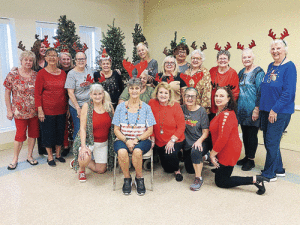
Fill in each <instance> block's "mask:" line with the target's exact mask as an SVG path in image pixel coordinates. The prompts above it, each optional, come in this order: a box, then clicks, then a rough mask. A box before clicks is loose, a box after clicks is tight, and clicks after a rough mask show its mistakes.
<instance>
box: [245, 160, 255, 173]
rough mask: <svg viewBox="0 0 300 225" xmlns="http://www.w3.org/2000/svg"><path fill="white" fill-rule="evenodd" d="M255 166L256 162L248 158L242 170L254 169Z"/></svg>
mask: <svg viewBox="0 0 300 225" xmlns="http://www.w3.org/2000/svg"><path fill="white" fill-rule="evenodd" d="M254 167H255V163H254V160H251V159H249V160H247V162H246V163H245V164H244V165H243V166H242V170H243V171H250V170H252V168H254Z"/></svg>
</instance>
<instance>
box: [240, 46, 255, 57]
mask: <svg viewBox="0 0 300 225" xmlns="http://www.w3.org/2000/svg"><path fill="white" fill-rule="evenodd" d="M246 52H250V53H251V54H252V56H253V58H255V55H254V53H253V50H252V49H251V48H245V49H243V51H242V58H243V54H244V53H246Z"/></svg>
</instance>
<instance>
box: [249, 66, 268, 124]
mask: <svg viewBox="0 0 300 225" xmlns="http://www.w3.org/2000/svg"><path fill="white" fill-rule="evenodd" d="M264 76H265V72H264V71H263V70H262V69H261V70H260V72H259V73H257V74H256V77H255V87H256V100H255V107H254V109H253V111H252V120H253V121H256V120H257V119H258V118H259V105H260V96H261V90H260V84H261V82H262V80H263V78H264Z"/></svg>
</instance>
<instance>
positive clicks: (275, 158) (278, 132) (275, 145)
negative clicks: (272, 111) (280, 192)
mask: <svg viewBox="0 0 300 225" xmlns="http://www.w3.org/2000/svg"><path fill="white" fill-rule="evenodd" d="M268 118H269V112H266V111H261V112H260V119H261V129H262V131H263V136H264V144H265V148H266V150H267V156H266V162H265V167H264V169H263V171H262V175H263V176H264V177H267V178H273V177H275V176H276V173H284V172H285V170H284V168H283V164H282V158H281V153H280V141H281V137H282V134H283V132H284V131H285V129H286V128H287V126H288V125H289V122H290V119H291V114H287V113H278V114H277V120H276V122H274V123H270V122H269V120H268Z"/></svg>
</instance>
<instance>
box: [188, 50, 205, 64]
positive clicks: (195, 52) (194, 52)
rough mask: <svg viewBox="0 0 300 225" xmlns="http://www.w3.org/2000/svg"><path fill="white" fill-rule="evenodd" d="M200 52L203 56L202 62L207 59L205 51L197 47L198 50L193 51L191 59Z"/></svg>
mask: <svg viewBox="0 0 300 225" xmlns="http://www.w3.org/2000/svg"><path fill="white" fill-rule="evenodd" d="M197 53H198V54H199V55H200V57H201V58H202V62H203V61H204V60H205V55H204V53H203V52H201V50H200V49H196V50H194V51H193V52H192V53H191V59H192V57H193V56H194V55H195V54H197Z"/></svg>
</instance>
